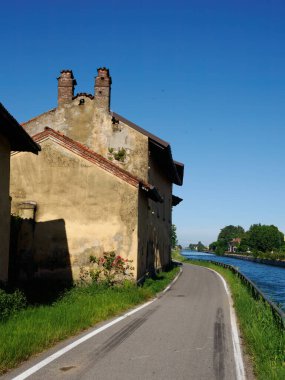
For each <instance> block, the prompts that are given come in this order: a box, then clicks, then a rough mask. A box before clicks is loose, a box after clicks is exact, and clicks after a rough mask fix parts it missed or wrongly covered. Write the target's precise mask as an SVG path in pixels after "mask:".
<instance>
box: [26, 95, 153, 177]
mask: <svg viewBox="0 0 285 380" xmlns="http://www.w3.org/2000/svg"><path fill="white" fill-rule="evenodd" d="M81 98H82V99H84V104H83V105H79V101H80V99H81ZM46 126H48V127H50V128H53V129H55V130H57V131H60V132H62V133H63V134H65V135H66V136H68V137H70V138H72V139H73V140H75V141H78V142H80V143H82V144H84V145H86V146H88V147H89V148H90V149H92V150H94V151H95V152H96V153H99V154H100V155H102V156H103V157H105V158H108V159H111V160H112V162H113V163H115V164H116V165H118V166H120V167H122V168H123V169H125V170H127V171H128V172H130V173H131V174H133V175H135V176H137V177H139V178H141V179H143V180H144V181H147V176H148V165H147V157H148V138H147V137H146V136H144V135H143V134H141V133H140V132H138V131H136V130H134V129H133V128H131V127H129V126H128V125H126V124H124V123H122V122H120V123H119V124H118V125H116V124H113V123H112V116H111V115H110V113H109V112H107V111H105V110H103V109H97V110H96V109H95V101H94V99H90V98H88V97H86V96H83V97H78V98H76V99H74V100H73V101H72V102H71V103H68V104H64V105H61V106H60V107H58V108H56V109H54V110H52V111H50V112H47V113H44V114H42V115H40V116H38V117H36V118H35V119H32V120H31V121H29V122H28V123H26V124H25V125H24V127H25V129H26V130H27V132H28V133H29V134H30V135H31V136H33V135H35V134H37V133H39V132H41V131H43V130H44V127H46ZM120 148H124V149H125V150H126V158H125V160H124V162H119V161H117V160H115V159H114V157H113V156H112V154H111V153H110V151H109V150H110V149H114V152H116V151H118V150H119V149H120Z"/></svg>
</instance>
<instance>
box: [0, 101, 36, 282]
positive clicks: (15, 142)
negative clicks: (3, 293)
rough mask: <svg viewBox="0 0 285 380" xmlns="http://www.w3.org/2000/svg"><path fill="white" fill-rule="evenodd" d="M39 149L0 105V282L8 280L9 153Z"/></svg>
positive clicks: (34, 151)
mask: <svg viewBox="0 0 285 380" xmlns="http://www.w3.org/2000/svg"><path fill="white" fill-rule="evenodd" d="M39 149H40V147H39V146H38V145H37V144H36V143H35V142H34V141H33V140H32V139H31V137H30V136H29V135H28V134H27V132H26V131H25V130H24V129H23V128H22V127H21V126H20V125H19V124H18V122H17V121H16V120H15V119H14V118H13V117H12V116H11V115H10V114H9V112H8V111H7V110H6V109H5V107H4V106H3V105H2V104H1V103H0V240H1V244H0V282H6V281H7V280H8V267H9V242H10V211H11V202H10V196H9V184H10V153H11V150H13V151H22V152H33V153H37V152H38V151H39Z"/></svg>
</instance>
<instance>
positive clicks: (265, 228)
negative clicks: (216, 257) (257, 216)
mask: <svg viewBox="0 0 285 380" xmlns="http://www.w3.org/2000/svg"><path fill="white" fill-rule="evenodd" d="M233 241H234V242H235V244H236V248H237V251H239V252H249V253H250V252H252V253H258V252H261V253H262V252H271V251H282V250H285V244H284V234H283V233H282V232H281V231H279V230H278V228H277V227H276V226H274V225H262V224H253V225H252V226H251V227H250V228H249V230H248V231H246V232H245V230H244V229H243V227H241V226H233V225H229V226H226V227H224V228H222V229H221V231H220V233H219V235H218V239H217V241H215V242H213V243H211V244H210V246H209V249H210V250H211V251H214V252H215V253H216V254H224V253H225V252H226V251H227V250H228V247H229V243H232V242H233ZM238 241H240V242H239V243H238Z"/></svg>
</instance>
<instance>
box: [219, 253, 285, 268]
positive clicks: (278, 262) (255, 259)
mask: <svg viewBox="0 0 285 380" xmlns="http://www.w3.org/2000/svg"><path fill="white" fill-rule="evenodd" d="M224 256H225V257H231V258H233V259H238V260H245V261H252V262H254V263H259V264H265V265H273V266H274V267H282V268H285V261H281V260H270V259H261V258H259V257H252V256H245V255H236V254H231V253H228V254H225V255H224Z"/></svg>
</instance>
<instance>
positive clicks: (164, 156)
mask: <svg viewBox="0 0 285 380" xmlns="http://www.w3.org/2000/svg"><path fill="white" fill-rule="evenodd" d="M111 116H112V117H114V118H115V119H117V120H119V121H121V122H122V123H124V124H126V125H128V126H129V127H131V128H133V129H135V130H136V131H138V132H140V133H142V134H143V135H145V136H146V137H148V138H149V142H150V149H151V151H152V153H153V155H154V156H155V157H156V159H157V161H158V164H159V165H160V167H161V168H162V169H163V170H164V171H165V174H166V175H167V176H168V177H169V178H170V180H171V181H172V182H173V183H175V184H176V185H179V186H181V185H182V183H183V175H184V165H183V164H182V163H181V162H178V161H174V160H173V158H172V152H171V147H170V144H169V143H168V142H167V141H165V140H162V139H160V138H159V137H157V136H155V135H153V134H152V133H150V132H148V131H147V130H145V129H143V128H141V127H139V126H138V125H136V124H134V123H133V122H131V121H129V120H127V119H125V118H124V117H123V116H121V115H119V114H117V113H115V112H111Z"/></svg>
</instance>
